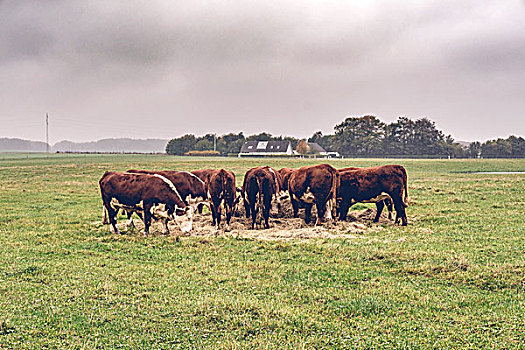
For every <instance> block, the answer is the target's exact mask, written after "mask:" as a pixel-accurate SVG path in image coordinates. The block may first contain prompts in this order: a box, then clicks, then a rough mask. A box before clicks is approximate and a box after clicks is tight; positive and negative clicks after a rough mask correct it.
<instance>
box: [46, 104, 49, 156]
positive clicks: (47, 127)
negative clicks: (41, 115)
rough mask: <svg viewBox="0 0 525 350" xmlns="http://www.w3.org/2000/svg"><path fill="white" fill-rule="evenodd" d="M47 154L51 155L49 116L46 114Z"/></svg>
mask: <svg viewBox="0 0 525 350" xmlns="http://www.w3.org/2000/svg"><path fill="white" fill-rule="evenodd" d="M46 153H49V116H48V115H47V113H46Z"/></svg>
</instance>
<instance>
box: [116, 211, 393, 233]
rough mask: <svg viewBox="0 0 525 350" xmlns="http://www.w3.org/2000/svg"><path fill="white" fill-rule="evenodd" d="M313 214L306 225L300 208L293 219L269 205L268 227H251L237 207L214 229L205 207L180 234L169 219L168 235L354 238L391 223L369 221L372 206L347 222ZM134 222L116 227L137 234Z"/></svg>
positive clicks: (138, 222) (155, 224)
mask: <svg viewBox="0 0 525 350" xmlns="http://www.w3.org/2000/svg"><path fill="white" fill-rule="evenodd" d="M316 214H317V213H316V210H315V208H313V210H312V222H311V223H310V224H308V225H307V224H306V223H305V222H304V210H300V211H299V218H294V217H293V212H292V208H291V205H290V203H289V202H285V203H283V205H282V208H281V210H280V211H279V210H277V208H276V207H274V208H272V211H271V217H270V228H269V229H263V228H262V226H261V225H256V228H255V229H251V218H246V216H245V212H244V209H243V208H241V207H240V206H238V208H237V209H236V211H235V214H234V216H233V217H232V220H231V224H230V229H231V230H230V231H228V232H225V230H224V226H225V225H224V220H225V216H224V211H223V217H222V222H221V227H220V229H219V230H217V229H216V228H215V226H214V225H212V217H211V213H210V212H209V211H207V210H206V209H205V210H204V213H202V214H198V213H196V214H195V215H194V217H193V230H192V231H191V232H189V233H186V234H183V233H182V232H181V231H180V229H179V228H178V227H177V226H176V224H175V223H173V222H170V224H169V229H170V231H171V234H172V235H179V236H181V237H188V236H193V237H215V236H233V237H239V238H248V239H257V240H295V239H299V240H302V239H311V238H324V239H330V238H347V239H355V238H358V237H359V236H360V235H361V234H363V233H364V232H366V231H371V230H372V231H376V230H381V229H382V226H381V225H382V224H392V221H391V220H389V219H388V217H387V213H383V214H382V216H381V218H380V220H379V224H376V223H373V222H372V220H373V219H374V217H375V214H376V210H375V209H372V208H367V209H364V210H351V211H350V212H349V215H348V221H337V222H332V221H331V222H325V223H323V224H322V225H315V218H316ZM134 222H135V226H136V228H135V229H134V230H132V229H129V228H127V227H126V220H124V219H122V218H121V219H120V220H119V223H118V227H119V229H121V230H122V232H123V233H127V234H130V233H131V234H138V233H139V232H142V230H143V228H144V225H143V223H142V221H141V220H140V219H138V217H135V219H134ZM106 227H107V226H106ZM108 229H109V227H108ZM150 232H151V234H153V235H161V234H162V233H161V232H162V225H161V223H160V222H153V224H152V226H151V229H150Z"/></svg>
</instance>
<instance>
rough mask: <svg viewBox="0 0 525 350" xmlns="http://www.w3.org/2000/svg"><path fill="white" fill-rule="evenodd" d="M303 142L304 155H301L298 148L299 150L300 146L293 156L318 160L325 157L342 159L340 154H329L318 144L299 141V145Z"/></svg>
mask: <svg viewBox="0 0 525 350" xmlns="http://www.w3.org/2000/svg"><path fill="white" fill-rule="evenodd" d="M301 142H304V146H303V147H304V148H303V150H304V151H305V152H304V151H303V152H304V153H301V152H300V151H299V150H298V148H299V145H298V146H297V148H296V149H295V150H294V151H293V154H294V155H298V156H302V157H308V158H311V157H313V158H318V157H323V158H340V157H341V156H340V154H339V152H328V151H326V150H325V149H324V148H323V147H322V146H321V145H319V144H318V143H316V142H305V141H299V144H300V143H301Z"/></svg>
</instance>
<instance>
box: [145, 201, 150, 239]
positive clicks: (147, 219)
mask: <svg viewBox="0 0 525 350" xmlns="http://www.w3.org/2000/svg"><path fill="white" fill-rule="evenodd" d="M150 209H151V204H144V236H147V235H149V227H150V225H151V212H150Z"/></svg>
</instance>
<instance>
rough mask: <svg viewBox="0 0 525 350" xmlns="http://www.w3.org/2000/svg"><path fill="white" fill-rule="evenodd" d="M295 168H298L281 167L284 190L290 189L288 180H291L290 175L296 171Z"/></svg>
mask: <svg viewBox="0 0 525 350" xmlns="http://www.w3.org/2000/svg"><path fill="white" fill-rule="evenodd" d="M294 170H297V169H293V168H282V169H279V175H281V179H282V182H283V183H282V190H283V191H288V182H289V181H290V176H291V175H292V173H293V172H294Z"/></svg>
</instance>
